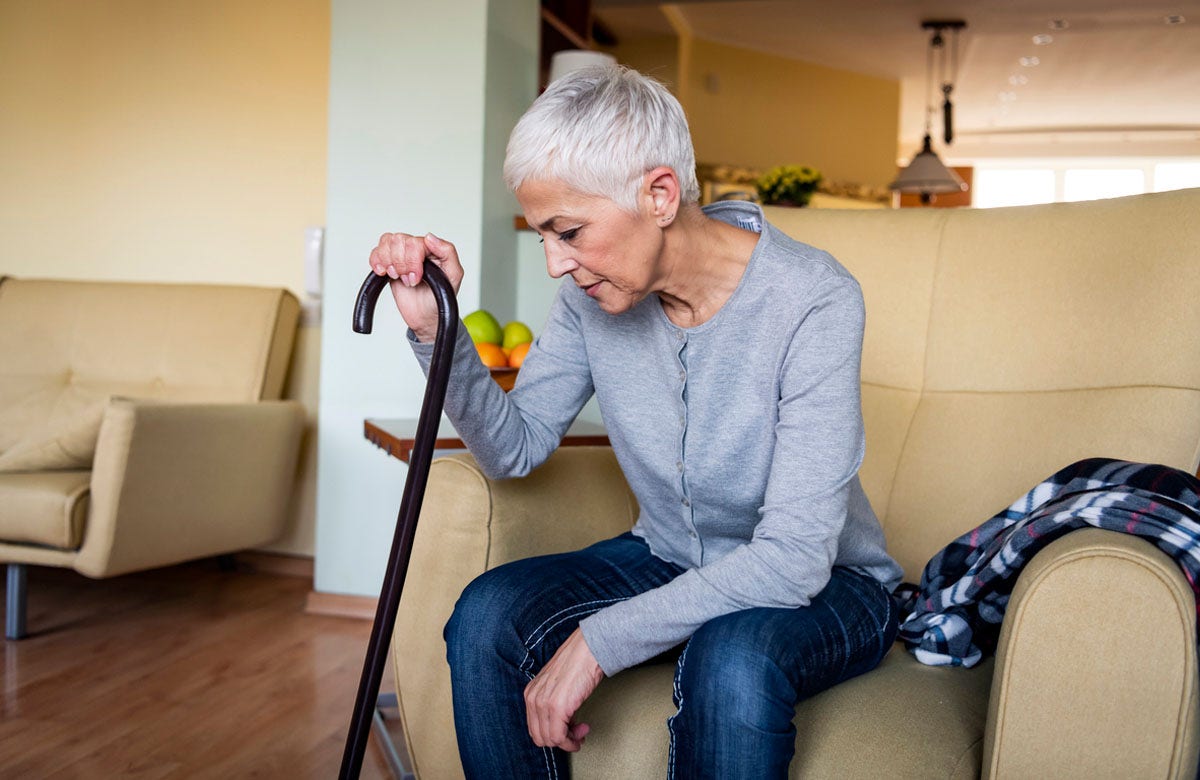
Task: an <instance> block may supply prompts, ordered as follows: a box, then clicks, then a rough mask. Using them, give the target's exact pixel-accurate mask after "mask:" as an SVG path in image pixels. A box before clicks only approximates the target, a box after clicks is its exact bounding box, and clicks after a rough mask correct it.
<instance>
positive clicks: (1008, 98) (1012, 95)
mask: <svg viewBox="0 0 1200 780" xmlns="http://www.w3.org/2000/svg"><path fill="white" fill-rule="evenodd" d="M1016 99H1017V93H1016V92H1013V91H1011V90H1009V91H1008V92H1001V93H1000V102H1001V103H1011V102H1013V101H1014V100H1016Z"/></svg>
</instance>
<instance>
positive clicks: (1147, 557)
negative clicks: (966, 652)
mask: <svg viewBox="0 0 1200 780" xmlns="http://www.w3.org/2000/svg"><path fill="white" fill-rule="evenodd" d="M1196 707H1197V676H1196V603H1195V598H1194V596H1193V594H1192V591H1191V589H1190V588H1189V587H1188V584H1187V580H1186V579H1185V578H1184V577H1183V574H1182V573H1181V571H1180V569H1179V567H1178V566H1177V565H1176V564H1175V563H1174V562H1173V561H1172V560H1171V558H1170V557H1169V556H1167V555H1166V554H1165V553H1163V552H1161V551H1160V550H1158V549H1157V548H1156V547H1154V546H1153V545H1152V544H1150V543H1149V542H1147V541H1145V540H1143V539H1139V538H1137V537H1133V536H1128V535H1125V534H1119V533H1115V532H1111V531H1101V530H1097V529H1086V530H1079V531H1073V532H1071V533H1069V534H1067V535H1066V536H1064V537H1063V538H1061V539H1059V540H1057V541H1055V542H1053V543H1052V544H1050V545H1048V546H1047V547H1046V549H1044V550H1042V551H1041V552H1040V553H1038V555H1036V556H1035V557H1034V558H1033V560H1032V561H1030V562H1029V564H1028V565H1027V566H1026V567H1025V571H1024V572H1023V573H1022V574H1021V577H1020V579H1019V580H1018V582H1017V585H1016V588H1015V589H1014V590H1013V594H1012V598H1011V600H1010V602H1009V605H1008V610H1007V613H1006V615H1005V619H1004V623H1003V625H1002V627H1001V631H1000V640H999V646H998V647H997V652H996V667H995V672H994V676H993V680H992V691H991V699H990V702H989V705H988V718H987V727H986V732H985V736H984V757H983V776H984V777H985V778H988V777H991V778H1023V777H1170V778H1184V777H1186V778H1194V777H1195V776H1196V760H1197V749H1198V746H1200V742H1198V718H1197V713H1196Z"/></svg>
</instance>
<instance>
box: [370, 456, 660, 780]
mask: <svg viewBox="0 0 1200 780" xmlns="http://www.w3.org/2000/svg"><path fill="white" fill-rule="evenodd" d="M636 518H637V505H636V502H635V501H634V499H633V495H632V494H631V493H630V492H629V487H628V485H627V484H626V483H625V478H624V476H623V475H622V474H621V469H620V467H619V466H618V465H617V461H616V458H615V457H614V456H613V453H612V450H611V449H610V448H608V447H564V448H560V449H559V450H558V451H557V452H555V453H554V455H552V456H551V457H550V459H549V460H548V461H546V463H544V464H543V465H542V466H541V467H539V468H538V469H536V470H534V471H533V472H532V473H531V474H529V475H528V476H527V477H524V478H521V479H511V480H492V479H488V478H487V477H486V476H484V474H483V472H482V471H481V470H480V469H479V467H478V466H477V465H476V464H475V461H474V459H473V458H471V456H470V455H453V456H450V457H447V458H439V459H438V460H435V461H434V462H433V466H432V468H431V469H430V473H429V485H428V488H427V489H426V491H425V501H424V504H423V506H422V510H421V519H420V521H419V523H418V525H417V533H416V537H415V539H414V540H413V551H412V558H411V560H410V563H409V572H408V577H407V578H406V580H405V583H404V594H403V596H402V597H401V600H400V609H399V612H398V614H397V618H396V631H395V635H394V637H393V643H392V650H393V659H394V661H395V667H396V688H397V698H398V700H399V704H400V714H401V722H402V725H403V728H404V738H405V742H406V744H407V745H408V748H409V754H410V755H411V757H412V760H413V762H414V764H415V765H416V768H417V773H418V775H419V776H421V777H444V776H456V775H461V773H462V768H461V766H460V765H459V763H458V748H457V746H456V745H457V743H456V740H455V735H454V731H453V729H449V728H447V724H451V723H453V722H454V719H453V714H452V712H453V711H452V706H451V698H450V669H449V667H448V666H447V665H446V649H445V644H444V642H443V639H442V629H443V628H444V626H445V625H446V621H447V620H449V618H450V613H451V612H452V611H453V609H454V604H455V602H456V601H457V600H458V596H459V594H460V593H462V590H463V588H465V587H466V586H467V584H468V583H470V581H471V580H473V579H474V578H475V577H477V576H479V575H480V574H482V573H483V572H485V571H487V570H489V569H492V568H495V567H496V566H499V565H500V564H502V563H506V562H508V561H512V560H516V559H518V558H527V557H530V556H533V555H546V554H550V553H555V552H564V551H566V550H574V549H579V548H581V547H586V546H587V545H589V544H591V543H592V542H596V541H599V540H601V539H606V538H610V537H613V536H616V535H618V534H621V533H624V532H625V531H628V530H629V529H630V528H631V527H632V526H633V522H634V520H635V519H636Z"/></svg>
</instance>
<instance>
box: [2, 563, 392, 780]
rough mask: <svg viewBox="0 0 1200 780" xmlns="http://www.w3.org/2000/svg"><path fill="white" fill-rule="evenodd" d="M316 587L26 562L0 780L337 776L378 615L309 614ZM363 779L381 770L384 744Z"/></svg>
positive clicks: (199, 572) (302, 581)
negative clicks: (23, 612) (23, 621)
mask: <svg viewBox="0 0 1200 780" xmlns="http://www.w3.org/2000/svg"><path fill="white" fill-rule="evenodd" d="M310 589H311V581H309V580H308V579H306V578H303V577H288V576H279V575H270V574H263V573H254V572H253V571H248V570H246V569H245V567H244V566H243V567H239V570H237V571H233V572H222V571H220V570H219V569H218V567H217V566H216V564H215V563H214V562H212V561H207V562H201V563H194V564H188V565H184V566H179V567H174V568H170V569H161V570H157V571H152V572H144V573H141V574H134V575H128V576H125V577H118V578H114V579H110V580H89V579H87V578H85V577H82V576H79V575H77V574H75V573H73V572H70V571H66V570H61V569H47V568H34V567H30V569H29V610H28V620H29V631H30V634H31V636H30V637H29V638H27V639H24V640H21V641H19V642H11V641H5V642H3V648H4V649H3V654H4V656H3V664H2V666H0V673H2V674H3V682H2V683H0V689H2V692H0V697H2V698H0V778H111V777H135V778H184V777H187V778H235V777H262V778H274V777H278V778H331V777H335V776H336V775H337V771H338V768H339V766H340V763H341V754H342V746H343V742H344V740H345V738H346V731H347V729H348V727H349V722H350V711H351V709H352V707H353V704H354V696H355V693H356V691H357V687H358V678H359V674H360V672H361V670H362V663H363V658H364V655H365V652H366V645H367V637H368V635H369V634H370V629H371V625H370V623H369V622H368V621H364V620H352V619H346V618H335V617H317V616H312V615H306V614H304V612H303V611H302V609H303V605H304V600H305V597H306V595H307V594H308V592H309V590H310ZM389 666H390V663H389ZM390 677H391V675H390V669H389V673H388V678H387V679H385V682H384V685H385V687H386V686H388V680H389V679H390ZM372 742H374V738H373V737H372ZM362 776H363V777H364V778H381V777H390V774H389V773H388V770H387V764H386V763H385V761H384V759H383V754H382V752H381V751H380V750H379V749H378V746H377V745H374V744H372V746H371V747H370V748H369V749H368V751H367V755H366V760H365V762H364V766H363V772H362Z"/></svg>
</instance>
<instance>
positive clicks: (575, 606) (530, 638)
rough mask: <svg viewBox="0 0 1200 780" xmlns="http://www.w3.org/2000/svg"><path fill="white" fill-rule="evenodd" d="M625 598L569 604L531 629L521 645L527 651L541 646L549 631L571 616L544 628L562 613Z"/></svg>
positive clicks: (625, 597)
mask: <svg viewBox="0 0 1200 780" xmlns="http://www.w3.org/2000/svg"><path fill="white" fill-rule="evenodd" d="M627 598H628V596H622V597H620V598H615V599H596V600H595V601H582V602H580V603H578V604H571V605H570V606H567V607H563V608H562V609H560V610H559V611H558V612H555V613H554V614H553V615H551V616H550V617H548V618H546V619H545V620H543V621H542V622H541V624H540V625H538V627H537V628H535V629H533V631H531V632H530V634H529V636H528V637H526V638H525V640H524V641H523V642H522V643H521V644H523V645H525V647H526V648H528V649H532V648H534V647H537V646H538V645H539V644H541V642H542V640H543V639H545V638H546V634H549V633H550V632H551V631H553V630H554V629H555V628H557V627H558V626H559V625H561V624H562V622H563V621H564V620H568V619H570V617H571V616H570V615H566V616H564V617H562V618H560V619H559V620H555V622H554V623H553V624H552V625H550V626H546V624H547V623H549V622H550V621H552V620H554V619H555V618H557V617H559V616H560V615H562V614H563V613H564V612H571V611H572V610H577V609H579V608H580V607H590V606H591V605H593V604H612V603H613V602H616V601H624V600H625V599H627ZM543 628H545V629H546V630H545V631H543V632H542V636H541V637H539V638H538V640H537V641H536V642H534V640H533V638H534V637H535V636H537V633H538V632H539V631H542V629H543ZM530 642H533V644H532V645H531V644H530Z"/></svg>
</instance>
